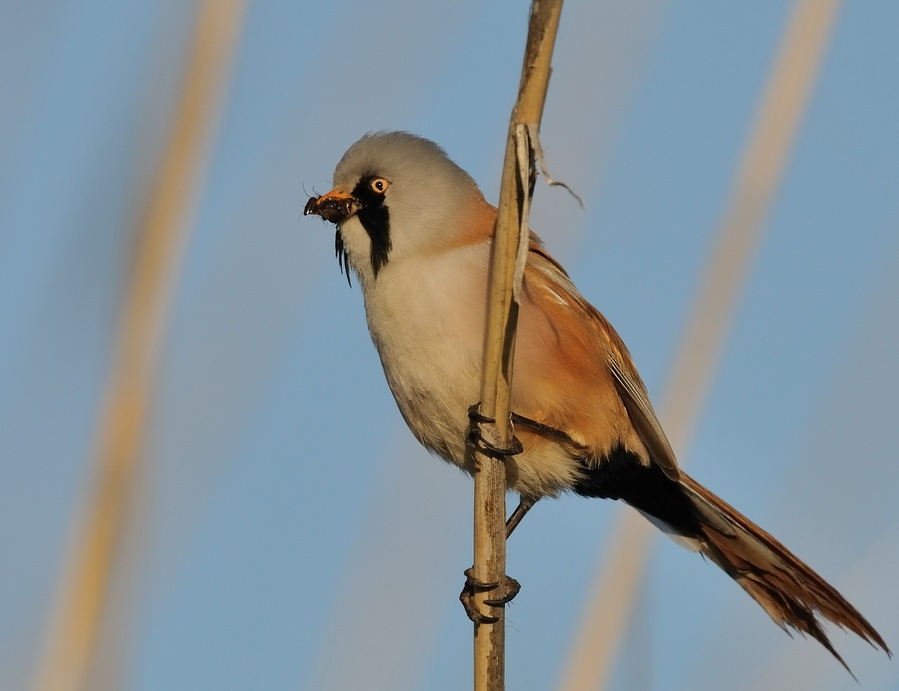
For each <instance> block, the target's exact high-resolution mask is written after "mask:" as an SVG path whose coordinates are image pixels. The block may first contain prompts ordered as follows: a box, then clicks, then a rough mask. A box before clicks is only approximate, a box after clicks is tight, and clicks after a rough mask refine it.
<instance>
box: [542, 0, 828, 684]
mask: <svg viewBox="0 0 899 691" xmlns="http://www.w3.org/2000/svg"><path fill="white" fill-rule="evenodd" d="M839 6H840V0H798V2H796V4H795V7H794V10H793V13H792V16H791V18H790V20H789V24H788V26H787V28H786V30H785V31H784V34H783V37H782V39H781V43H780V48H779V54H778V57H777V59H776V61H775V64H774V66H773V69H772V71H771V75H770V78H769V81H768V84H767V87H766V89H765V93H764V94H763V96H762V99H761V101H760V104H759V109H758V112H757V114H756V118H755V123H754V125H753V128H752V131H751V133H750V135H749V137H748V138H747V141H746V146H745V149H744V153H743V157H742V161H741V164H740V167H739V169H738V171H737V174H736V176H735V181H734V187H733V191H732V196H731V199H730V202H729V204H728V207H727V211H726V213H725V216H724V218H723V220H722V222H721V226H720V230H719V233H718V239H717V243H716V247H715V250H714V252H713V255H712V256H711V258H710V260H709V263H708V265H707V268H706V272H705V276H704V278H703V281H702V284H701V287H700V290H699V292H698V294H697V298H696V302H695V304H694V306H693V310H692V313H691V316H690V318H689V319H688V321H687V323H686V326H685V329H684V334H683V339H682V342H681V344H680V346H679V348H678V352H677V357H676V358H675V361H674V364H673V366H672V369H671V372H670V374H669V380H668V382H667V385H666V386H665V395H664V398H663V401H662V405H661V406H660V412H661V419H662V420H663V421H664V422H665V427H666V430H667V433H668V437H669V438H670V440H671V443H672V446H673V447H674V449H675V451H676V452H677V453H678V454H679V456H680V457H681V458H682V459H683V458H685V457H686V453H687V451H688V449H689V447H690V444H691V443H692V437H693V434H694V431H695V429H696V425H697V423H698V421H699V418H700V414H701V411H702V408H703V406H704V404H705V400H706V398H707V396H708V391H709V389H710V388H711V384H712V380H713V378H714V375H715V371H716V370H717V366H718V362H719V361H720V359H721V353H722V351H723V349H724V343H725V341H726V338H727V333H728V331H729V329H730V325H731V321H732V319H733V314H734V311H735V307H736V305H737V302H738V300H739V297H740V294H741V291H742V288H743V284H744V283H745V280H746V276H747V274H748V272H749V268H750V266H751V264H752V261H753V259H754V257H755V249H756V247H757V246H758V244H759V241H760V239H761V237H762V233H763V231H764V229H765V220H766V217H767V214H768V211H769V209H770V207H771V203H772V201H773V199H774V196H775V193H776V191H777V188H778V186H779V185H780V182H781V179H782V178H783V173H784V170H785V168H786V164H787V161H788V157H789V154H790V151H791V150H792V147H793V142H794V140H795V138H796V133H797V132H798V131H799V124H800V122H801V119H802V115H803V114H804V112H805V109H806V106H807V104H808V101H809V97H810V95H811V92H812V87H813V86H814V83H815V78H816V76H817V74H818V71H819V68H820V66H821V63H822V58H823V56H824V54H825V50H826V47H827V44H828V38H829V37H830V34H831V29H832V27H833V25H834V23H835V20H836V16H837V13H838V10H839ZM652 535H653V533H652V529H651V527H650V526H649V524H648V523H647V522H646V520H645V519H644V518H643V517H642V516H639V515H638V514H637V513H636V512H633V511H630V510H628V511H627V512H626V513H622V514H620V515H619V520H618V522H617V524H616V529H615V530H614V531H613V534H612V538H611V541H610V546H609V548H608V549H607V550H606V551H605V553H604V555H603V557H602V561H601V563H602V565H603V567H602V570H601V571H600V573H599V574H598V575H597V577H596V579H595V580H594V586H593V589H592V592H591V595H590V597H589V599H588V605H587V608H586V610H585V613H584V615H583V617H582V619H581V622H582V623H581V628H580V630H579V632H578V634H577V636H576V639H575V642H574V645H573V648H572V652H571V655H570V657H569V660H568V662H567V663H566V666H565V668H564V670H563V677H562V680H561V683H560V685H559V688H560V689H563V690H564V691H587V690H588V689H590V690H594V689H604V688H607V686H608V683H609V678H610V675H611V671H612V664H613V661H614V659H615V655H616V653H617V651H618V649H619V647H620V643H621V638H622V636H623V632H624V630H625V628H626V626H627V623H628V621H629V620H630V618H631V616H632V613H633V610H634V608H635V604H636V600H637V595H638V592H639V590H640V588H641V587H642V583H643V577H642V574H643V572H644V570H645V566H646V563H647V561H648V554H649V548H650V545H651V538H652Z"/></svg>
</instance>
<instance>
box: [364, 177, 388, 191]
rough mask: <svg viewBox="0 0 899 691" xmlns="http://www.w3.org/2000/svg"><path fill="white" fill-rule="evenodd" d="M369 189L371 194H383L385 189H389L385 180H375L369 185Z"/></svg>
mask: <svg viewBox="0 0 899 691" xmlns="http://www.w3.org/2000/svg"><path fill="white" fill-rule="evenodd" d="M369 187H371V189H372V191H373V192H377V193H378V194H384V193H385V192H386V191H387V188H388V187H390V181H389V180H387V178H375V179H374V180H372V181H371V182H370V183H369Z"/></svg>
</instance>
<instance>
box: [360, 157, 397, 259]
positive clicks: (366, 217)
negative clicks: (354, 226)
mask: <svg viewBox="0 0 899 691" xmlns="http://www.w3.org/2000/svg"><path fill="white" fill-rule="evenodd" d="M378 177H379V176H378V175H375V174H369V175H363V176H362V178H361V179H360V180H359V182H358V183H357V184H356V187H355V188H354V189H353V197H355V198H356V199H358V200H359V201H360V202H361V203H362V208H361V209H359V211H358V212H357V214H356V216H357V218H358V219H359V222H360V223H361V224H362V227H363V228H365V232H366V233H368V239H369V240H370V241H371V270H372V271H373V272H374V274H375V276H377V275H378V272H379V271H380V270H381V269H382V268H383V267H384V265H385V264H387V260H388V258H389V257H390V250H391V247H392V243H391V241H390V210H389V209H388V208H387V207H386V206H385V205H384V195H383V194H380V193H378V192H376V191H375V190H373V189H372V188H371V183H372V180H375V179H376V178H378Z"/></svg>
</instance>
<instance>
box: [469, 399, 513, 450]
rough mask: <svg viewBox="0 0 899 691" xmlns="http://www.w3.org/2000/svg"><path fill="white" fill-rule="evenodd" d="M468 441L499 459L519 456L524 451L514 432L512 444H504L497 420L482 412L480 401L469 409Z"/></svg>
mask: <svg viewBox="0 0 899 691" xmlns="http://www.w3.org/2000/svg"><path fill="white" fill-rule="evenodd" d="M510 424H511V421H510ZM468 443H469V444H471V445H472V446H473V447H474V448H475V449H477V450H478V451H481V452H482V453H485V454H487V455H488V456H493V457H494V458H499V459H503V458H507V457H508V456H517V455H518V454H520V453H521V452H522V451H524V447H523V446H522V445H521V442H520V441H519V440H518V437H516V436H515V435H514V434H513V435H512V442H511V446H510V447H506V446H504V445H503V442H502V440H501V439H500V437H499V432H498V431H497V429H496V420H495V419H493V418H492V417H488V416H486V415H484V414H483V413H481V404H480V403H475V404H474V405H473V406H471V407H470V408H469V409H468Z"/></svg>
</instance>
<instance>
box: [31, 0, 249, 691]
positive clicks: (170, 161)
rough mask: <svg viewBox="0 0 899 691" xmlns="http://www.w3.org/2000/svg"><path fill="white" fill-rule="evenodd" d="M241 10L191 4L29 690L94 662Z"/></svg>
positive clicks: (72, 685)
mask: <svg viewBox="0 0 899 691" xmlns="http://www.w3.org/2000/svg"><path fill="white" fill-rule="evenodd" d="M243 10H244V2H243V1H242V0H218V1H216V0H205V1H204V2H201V3H199V9H198V14H197V18H196V28H195V32H194V36H193V40H192V45H191V48H190V52H189V57H188V64H187V66H186V72H185V75H184V80H183V84H182V88H181V92H180V96H179V102H178V104H177V110H176V113H175V115H174V119H173V125H172V131H171V135H170V137H169V140H168V142H167V144H166V148H165V151H164V153H163V156H162V158H161V165H160V169H159V172H158V176H157V178H156V181H155V183H154V186H153V189H152V190H151V192H150V195H149V199H148V206H147V212H146V216H145V217H144V219H143V221H142V223H141V227H140V228H139V232H138V234H137V235H136V242H135V254H134V258H133V265H132V271H131V281H130V284H129V285H128V287H127V293H126V295H125V299H124V301H123V305H122V315H121V322H120V325H119V329H118V335H117V346H116V354H115V359H114V361H113V362H112V365H111V370H110V379H109V386H108V389H107V392H106V394H105V399H104V403H103V407H102V410H101V413H100V417H99V421H98V431H97V441H96V456H95V458H94V465H93V467H92V468H91V476H92V477H91V481H92V483H93V484H92V485H91V489H90V490H89V491H90V493H91V495H90V497H88V499H87V502H88V503H87V506H86V510H85V512H84V516H83V520H82V522H81V523H80V524H79V525H80V527H79V531H78V532H77V534H76V535H75V536H74V539H73V544H71V545H70V546H69V548H68V555H67V559H66V560H65V563H64V568H63V571H62V573H61V581H60V585H59V587H58V592H57V595H56V601H55V609H54V611H53V612H52V620H51V622H50V625H49V631H48V635H47V638H46V640H45V642H44V647H43V650H42V654H41V656H40V658H39V660H38V665H39V666H38V669H37V670H36V673H35V680H34V686H33V688H34V689H35V690H36V691H78V690H80V689H83V688H85V687H86V684H87V683H88V680H89V678H90V676H91V674H92V673H93V672H94V668H95V666H96V665H98V664H100V661H99V660H98V658H97V649H98V640H99V635H100V631H101V627H102V622H103V618H104V609H105V606H106V603H107V601H108V598H109V592H110V587H111V584H112V581H113V573H114V569H115V567H116V561H117V554H118V553H119V551H120V549H121V544H122V540H123V538H124V535H125V533H126V530H125V528H126V525H127V519H128V517H129V512H130V509H131V503H132V500H133V499H134V498H135V495H136V483H137V479H138V477H139V473H140V462H141V461H142V460H144V459H142V455H143V444H144V441H145V436H146V429H147V423H148V420H149V416H150V410H151V402H152V398H153V393H154V384H155V382H156V381H157V379H158V376H159V372H158V365H159V354H160V350H161V347H162V343H163V340H164V335H165V329H166V325H167V322H168V317H169V314H170V311H171V303H172V296H173V294H174V290H175V284H176V282H177V278H178V272H179V268H180V265H181V258H182V254H183V250H184V247H185V246H186V240H187V234H188V232H189V230H190V227H191V226H192V224H193V217H194V209H195V205H196V200H197V197H198V192H199V189H200V186H201V180H202V177H203V171H204V168H205V164H206V162H207V160H208V158H209V149H210V144H211V140H212V132H213V129H214V128H213V125H214V123H215V121H216V119H217V115H218V113H219V111H220V105H221V101H222V95H223V92H224V85H225V83H226V79H227V76H228V73H229V70H230V65H231V62H232V57H233V54H234V52H235V47H236V45H237V39H238V36H239V29H240V25H241V20H242V17H243Z"/></svg>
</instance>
